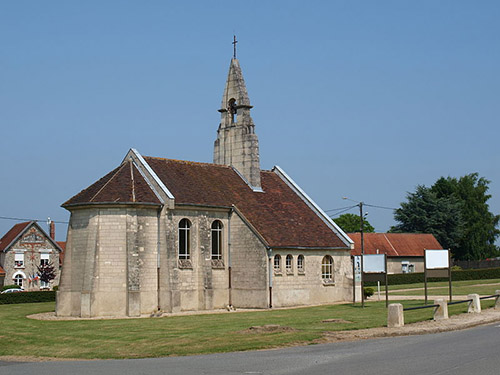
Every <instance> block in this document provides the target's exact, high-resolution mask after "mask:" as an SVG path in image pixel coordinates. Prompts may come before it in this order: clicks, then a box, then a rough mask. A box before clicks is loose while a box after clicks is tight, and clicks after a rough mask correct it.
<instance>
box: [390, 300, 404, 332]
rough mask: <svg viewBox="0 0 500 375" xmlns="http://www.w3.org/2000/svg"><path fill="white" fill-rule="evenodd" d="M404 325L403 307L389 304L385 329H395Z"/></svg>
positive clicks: (398, 304)
mask: <svg viewBox="0 0 500 375" xmlns="http://www.w3.org/2000/svg"><path fill="white" fill-rule="evenodd" d="M404 325H405V319H404V315H403V305H402V304H400V303H391V304H390V305H389V308H388V309H387V327H389V328H397V327H402V326H404Z"/></svg>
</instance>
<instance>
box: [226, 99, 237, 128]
mask: <svg viewBox="0 0 500 375" xmlns="http://www.w3.org/2000/svg"><path fill="white" fill-rule="evenodd" d="M227 110H228V111H229V114H230V115H231V123H235V122H238V114H237V108H236V99H234V98H231V99H229V102H228V103H227Z"/></svg>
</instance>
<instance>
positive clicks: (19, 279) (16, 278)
mask: <svg viewBox="0 0 500 375" xmlns="http://www.w3.org/2000/svg"><path fill="white" fill-rule="evenodd" d="M23 281H24V280H23V275H21V274H17V275H16V276H14V284H15V285H18V286H20V287H21V288H22V287H23Z"/></svg>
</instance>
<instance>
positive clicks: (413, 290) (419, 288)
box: [381, 279, 500, 296]
mask: <svg viewBox="0 0 500 375" xmlns="http://www.w3.org/2000/svg"><path fill="white" fill-rule="evenodd" d="M495 284H496V285H495ZM427 287H428V295H429V296H437V295H448V282H432V283H428V284H427ZM381 289H382V290H384V291H385V288H381ZM398 289H410V290H398ZM496 290H500V279H491V280H465V281H452V293H453V295H454V296H461V295H467V294H471V293H477V294H479V295H481V296H483V295H492V294H494V293H495V291H496ZM389 294H390V295H397V296H419V295H422V296H423V295H424V284H423V283H418V284H405V285H389Z"/></svg>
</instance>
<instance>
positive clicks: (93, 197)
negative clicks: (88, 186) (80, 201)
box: [89, 163, 125, 202]
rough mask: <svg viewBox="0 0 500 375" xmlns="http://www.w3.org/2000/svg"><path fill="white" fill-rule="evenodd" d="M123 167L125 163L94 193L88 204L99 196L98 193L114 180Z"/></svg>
mask: <svg viewBox="0 0 500 375" xmlns="http://www.w3.org/2000/svg"><path fill="white" fill-rule="evenodd" d="M124 166H125V163H123V164H122V165H120V167H119V168H118V170H117V171H116V172H115V174H114V175H113V176H111V178H110V179H109V180H108V181H106V183H105V184H104V185H103V186H102V187H101V188H100V189H99V190H98V191H97V193H95V194H94V195H93V196H92V198H90V199H89V202H92V201H93V200H94V199H95V197H97V196H98V195H99V193H100V192H101V191H103V190H104V188H105V187H106V186H108V184H109V183H110V182H111V180H112V179H113V178H115V177H116V176H117V175H118V173H120V171H121V170H122V169H123V167H124Z"/></svg>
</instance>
